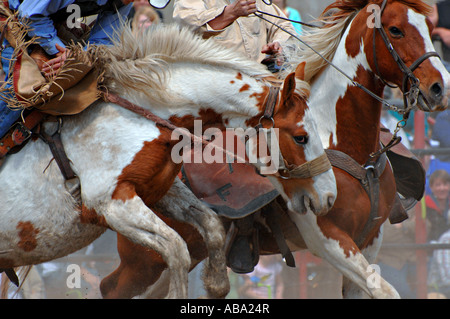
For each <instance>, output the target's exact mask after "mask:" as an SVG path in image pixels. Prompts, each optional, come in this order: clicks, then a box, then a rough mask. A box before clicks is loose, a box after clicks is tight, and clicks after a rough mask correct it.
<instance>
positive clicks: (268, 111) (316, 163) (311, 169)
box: [101, 86, 332, 179]
mask: <svg viewBox="0 0 450 319" xmlns="http://www.w3.org/2000/svg"><path fill="white" fill-rule="evenodd" d="M279 90H280V87H279V86H271V87H270V90H269V94H268V96H267V99H266V108H265V111H264V115H263V116H262V117H261V118H260V120H259V123H258V124H257V125H256V126H255V127H254V128H255V131H256V132H259V131H260V130H262V129H265V128H264V127H263V125H262V121H263V120H269V121H270V122H271V123H272V127H271V128H270V129H267V145H271V143H272V141H271V140H272V138H273V137H272V131H273V130H272V128H273V126H274V124H275V121H274V119H273V115H274V111H275V106H276V103H277V101H278V93H279ZM101 93H102V94H103V97H104V99H105V101H109V102H112V103H114V104H117V105H119V106H121V107H123V108H125V109H127V110H130V111H132V112H134V113H136V114H138V115H141V116H143V117H145V118H146V119H148V120H151V121H153V122H155V123H156V124H157V125H159V126H162V127H165V128H167V129H169V130H171V131H174V130H177V129H179V127H177V126H175V125H174V124H173V123H171V122H170V121H168V120H165V119H162V118H160V117H159V116H157V115H155V114H154V113H152V112H150V111H149V110H147V109H145V108H143V107H141V106H138V105H136V104H134V103H132V102H130V101H128V100H126V99H124V98H122V97H120V96H118V95H116V94H114V93H112V92H108V91H106V90H102V91H101ZM178 131H179V132H180V133H181V134H183V135H186V136H188V137H189V138H190V139H191V140H192V142H194V143H202V144H203V145H211V146H213V147H214V148H216V149H218V150H220V151H222V152H224V153H225V154H226V155H227V156H231V157H233V158H238V159H239V160H243V159H242V158H240V157H238V155H236V154H234V153H232V152H230V151H228V150H227V149H224V148H221V147H220V146H217V145H215V144H211V142H210V141H209V140H207V139H206V138H204V137H199V136H196V135H194V134H192V133H190V132H189V131H187V130H178ZM278 154H279V155H278V156H279V163H280V166H279V167H278V169H277V173H276V174H273V175H274V176H276V177H280V178H282V179H292V178H301V179H307V178H312V177H315V176H317V175H320V174H322V173H324V172H326V171H328V170H331V169H332V166H331V163H330V161H329V159H328V156H327V154H326V153H325V152H324V153H323V154H322V155H321V156H319V157H317V158H315V159H313V160H311V161H308V162H306V163H303V164H301V165H299V166H295V165H290V164H287V162H286V161H285V159H284V157H283V155H282V154H281V150H280V149H278ZM244 161H245V160H244ZM261 175H262V174H261Z"/></svg>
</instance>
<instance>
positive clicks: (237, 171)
mask: <svg viewBox="0 0 450 319" xmlns="http://www.w3.org/2000/svg"><path fill="white" fill-rule="evenodd" d="M222 132H224V131H222ZM227 134H233V133H232V132H230V131H227V132H226V133H225V132H224V134H223V141H224V142H223V145H225V141H226V135H227ZM233 135H234V134H233ZM231 138H233V137H231ZM228 141H230V139H228ZM234 141H235V143H234V146H235V148H234V149H235V151H237V150H239V152H238V153H237V154H245V153H241V152H243V151H244V150H245V145H244V143H243V142H241V141H240V140H239V138H237V137H236V136H235V137H234ZM213 143H215V142H213ZM216 145H217V144H216ZM219 145H220V144H219ZM224 148H225V146H224ZM227 149H229V148H228V147H227ZM230 150H231V149H230ZM198 151H199V150H198ZM198 151H197V152H198ZM202 151H203V150H202ZM216 151H217V149H216ZM203 154H204V153H203ZM235 154H236V153H235ZM185 155H186V154H185ZM221 155H222V158H223V162H222V163H218V161H216V162H213V163H210V164H209V163H206V162H205V161H204V160H202V161H201V163H186V161H185V162H184V164H183V167H182V171H181V173H182V177H181V178H182V180H183V181H184V182H185V183H186V184H187V185H188V186H189V187H190V189H191V190H192V191H193V193H194V194H195V195H196V196H197V197H198V198H199V199H200V200H202V201H204V202H205V203H206V204H207V205H209V206H210V207H211V208H212V209H214V210H215V211H216V212H217V213H218V214H219V215H221V216H224V217H227V218H231V219H235V218H241V217H245V216H247V215H250V214H252V213H253V212H255V211H257V210H259V209H260V208H262V207H263V206H265V205H267V204H268V203H269V202H271V201H272V200H274V199H275V198H276V197H277V196H278V195H279V193H278V191H277V190H276V189H275V188H274V187H273V185H272V184H271V183H270V181H269V180H268V178H266V177H263V176H261V175H259V174H258V173H257V172H256V170H255V168H254V166H253V165H251V164H247V163H237V161H236V160H235V159H231V160H230V155H228V162H230V163H227V162H226V158H227V155H226V154H224V152H221ZM188 156H190V158H191V159H193V158H194V157H193V156H195V153H194V151H193V150H191V151H190V154H189V155H188ZM185 158H186V157H185ZM216 158H218V157H216ZM192 162H193V161H192Z"/></svg>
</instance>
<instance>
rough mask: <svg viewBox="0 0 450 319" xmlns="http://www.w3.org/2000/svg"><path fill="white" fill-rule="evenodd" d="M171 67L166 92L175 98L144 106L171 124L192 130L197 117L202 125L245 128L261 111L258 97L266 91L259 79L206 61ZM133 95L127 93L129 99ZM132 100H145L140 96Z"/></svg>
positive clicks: (143, 101)
mask: <svg viewBox="0 0 450 319" xmlns="http://www.w3.org/2000/svg"><path fill="white" fill-rule="evenodd" d="M171 68H172V70H171V76H170V78H169V79H168V83H167V84H166V86H167V87H168V88H169V91H168V92H167V94H171V93H173V96H174V100H175V99H176V101H177V102H175V103H171V102H172V100H170V99H169V101H168V103H165V104H164V103H163V105H162V106H161V105H160V106H158V107H155V105H150V106H148V107H149V108H150V110H151V111H152V112H154V113H155V114H156V115H157V116H160V117H161V118H163V119H166V120H169V121H170V122H172V123H173V124H174V125H175V126H177V127H183V128H187V129H188V130H190V131H191V132H193V130H194V124H195V121H198V120H200V121H201V122H202V125H203V127H206V126H217V127H220V126H222V127H232V128H237V127H242V128H246V127H247V126H248V125H247V124H248V123H249V122H252V119H253V118H255V117H257V115H258V114H260V113H261V111H260V106H259V104H260V103H259V100H260V99H261V97H262V96H263V95H265V94H266V91H267V89H266V85H265V84H264V83H263V82H262V81H260V80H258V79H256V78H254V77H250V76H247V75H245V74H242V73H240V72H238V71H234V70H228V69H223V70H218V69H217V68H213V67H209V66H207V65H206V66H205V65H194V66H189V70H188V71H184V72H183V71H182V70H181V69H183V68H186V66H185V65H174V66H171ZM172 90H173V91H172ZM171 91H172V92H171ZM137 96H138V95H134V96H133V94H128V97H129V98H130V99H131V100H133V99H136V97H137ZM136 103H137V104H139V103H144V105H145V103H148V102H146V101H145V97H143V96H141V98H140V101H138V102H136ZM156 104H158V103H156Z"/></svg>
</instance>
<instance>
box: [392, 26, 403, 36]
mask: <svg viewBox="0 0 450 319" xmlns="http://www.w3.org/2000/svg"><path fill="white" fill-rule="evenodd" d="M389 32H390V33H391V35H392V36H393V37H396V38H399V37H403V32H402V31H401V30H400V29H399V28H397V27H390V28H389Z"/></svg>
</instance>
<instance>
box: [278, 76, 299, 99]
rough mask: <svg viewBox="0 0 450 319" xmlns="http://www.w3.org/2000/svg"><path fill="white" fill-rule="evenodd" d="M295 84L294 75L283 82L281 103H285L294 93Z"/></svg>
mask: <svg viewBox="0 0 450 319" xmlns="http://www.w3.org/2000/svg"><path fill="white" fill-rule="evenodd" d="M295 87H296V82H295V73H294V72H293V73H291V74H289V75H288V76H287V77H286V79H285V80H284V84H283V91H282V93H281V99H282V101H286V99H288V98H289V96H290V95H292V94H293V93H294V91H295Z"/></svg>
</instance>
